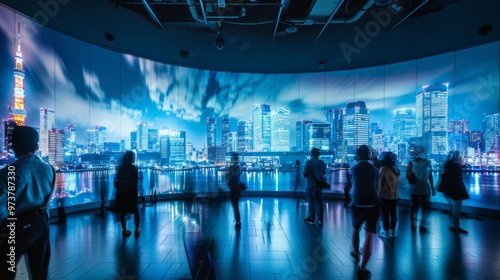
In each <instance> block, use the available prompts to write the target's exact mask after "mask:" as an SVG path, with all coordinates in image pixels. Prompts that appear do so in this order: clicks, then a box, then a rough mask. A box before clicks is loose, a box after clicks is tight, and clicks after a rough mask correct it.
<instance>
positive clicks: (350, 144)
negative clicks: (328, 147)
mask: <svg viewBox="0 0 500 280" xmlns="http://www.w3.org/2000/svg"><path fill="white" fill-rule="evenodd" d="M369 128H370V110H369V109H368V108H366V103H365V102H364V101H356V102H349V103H347V107H346V110H345V115H344V124H343V125H342V129H343V131H342V134H343V135H344V142H345V146H346V147H347V151H346V152H347V157H348V159H352V158H354V157H355V156H356V150H357V148H358V147H359V146H360V145H369Z"/></svg>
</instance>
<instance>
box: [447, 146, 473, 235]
mask: <svg viewBox="0 0 500 280" xmlns="http://www.w3.org/2000/svg"><path fill="white" fill-rule="evenodd" d="M443 176H444V178H442V180H443V182H442V184H443V185H445V188H444V189H443V190H441V191H442V192H443V195H444V197H445V198H446V200H447V201H448V204H449V207H450V215H451V218H452V223H453V226H452V227H450V230H451V231H454V232H459V233H468V231H466V230H465V229H463V228H461V227H460V212H461V210H462V200H464V199H469V198H470V197H469V194H468V193H467V188H466V187H465V184H464V181H463V179H462V167H461V166H460V152H459V151H451V152H450V153H449V154H448V160H447V161H446V162H445V164H444V175H443Z"/></svg>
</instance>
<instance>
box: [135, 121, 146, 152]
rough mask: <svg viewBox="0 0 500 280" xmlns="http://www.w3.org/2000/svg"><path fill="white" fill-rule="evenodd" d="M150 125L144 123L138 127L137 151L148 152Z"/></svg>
mask: <svg viewBox="0 0 500 280" xmlns="http://www.w3.org/2000/svg"><path fill="white" fill-rule="evenodd" d="M148 132H149V125H148V123H146V122H142V123H140V124H138V125H137V150H138V151H147V150H148V136H149V134H148Z"/></svg>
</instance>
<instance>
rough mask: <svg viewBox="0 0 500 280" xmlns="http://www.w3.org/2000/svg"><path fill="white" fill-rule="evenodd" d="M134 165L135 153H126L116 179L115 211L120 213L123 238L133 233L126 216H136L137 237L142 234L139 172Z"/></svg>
mask: <svg viewBox="0 0 500 280" xmlns="http://www.w3.org/2000/svg"><path fill="white" fill-rule="evenodd" d="M133 163H134V152H132V151H126V152H125V155H124V156H123V163H122V165H120V166H119V167H118V171H117V172H116V177H115V187H116V203H115V209H116V211H117V212H118V213H120V222H121V225H122V235H123V237H128V236H130V234H131V232H130V230H128V229H127V221H126V215H127V213H133V214H134V223H135V232H134V234H135V236H136V237H138V236H139V235H140V234H141V231H140V230H139V224H140V221H141V220H140V217H139V209H138V208H137V202H138V201H137V183H138V182H139V172H138V169H137V166H135V165H133Z"/></svg>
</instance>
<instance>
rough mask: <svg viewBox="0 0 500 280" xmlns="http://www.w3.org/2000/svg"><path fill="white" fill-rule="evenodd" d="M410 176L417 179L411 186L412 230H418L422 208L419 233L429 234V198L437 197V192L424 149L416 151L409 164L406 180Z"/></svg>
mask: <svg viewBox="0 0 500 280" xmlns="http://www.w3.org/2000/svg"><path fill="white" fill-rule="evenodd" d="M410 174H414V175H415V176H416V178H417V180H416V182H415V183H414V184H413V185H410V197H411V213H410V219H411V230H412V231H415V230H416V229H417V227H416V225H415V220H416V218H417V216H418V209H419V208H422V217H421V219H420V226H419V231H420V232H427V231H429V230H428V229H427V227H426V224H427V219H428V218H429V214H430V211H431V210H430V202H429V198H430V195H431V193H432V195H433V196H434V195H436V190H435V188H434V179H433V177H432V166H431V162H430V161H429V160H427V159H426V158H425V154H424V153H423V148H422V147H420V150H419V151H416V155H415V159H414V160H411V161H410V162H409V163H408V166H407V168H406V178H408V177H409V176H410ZM431 191H432V192H431Z"/></svg>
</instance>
